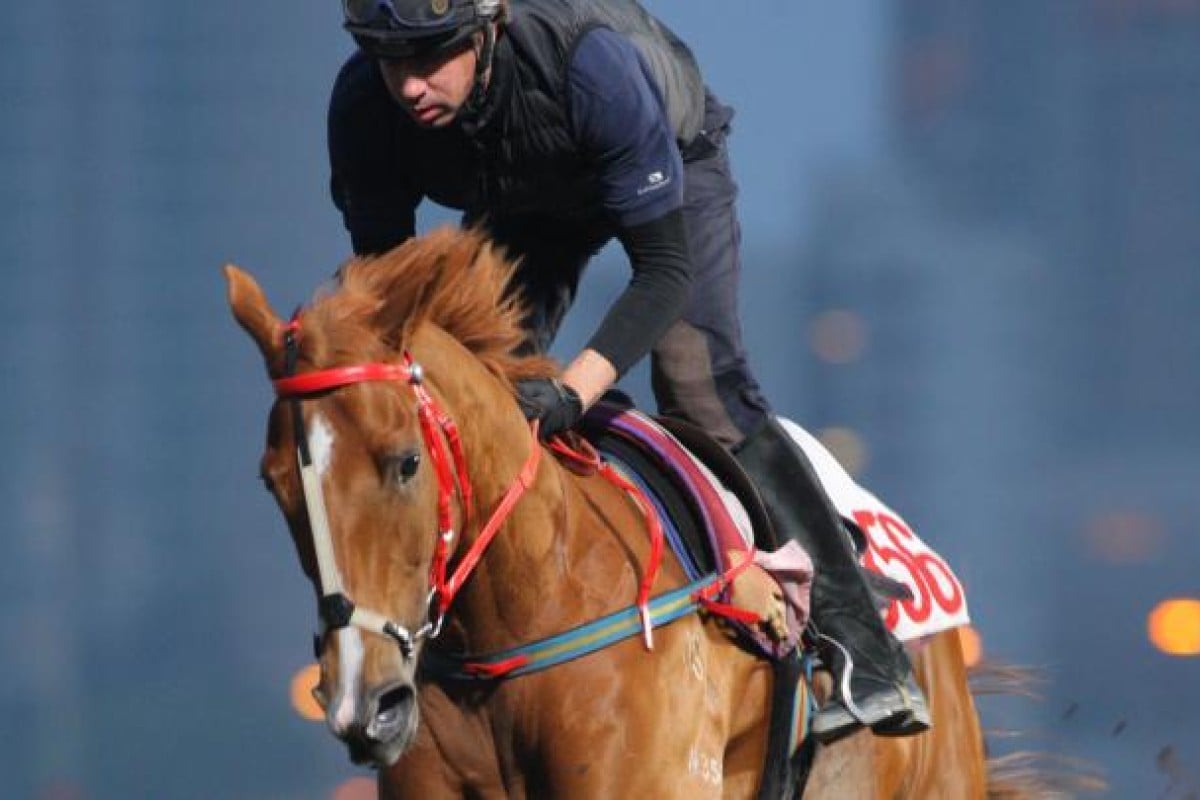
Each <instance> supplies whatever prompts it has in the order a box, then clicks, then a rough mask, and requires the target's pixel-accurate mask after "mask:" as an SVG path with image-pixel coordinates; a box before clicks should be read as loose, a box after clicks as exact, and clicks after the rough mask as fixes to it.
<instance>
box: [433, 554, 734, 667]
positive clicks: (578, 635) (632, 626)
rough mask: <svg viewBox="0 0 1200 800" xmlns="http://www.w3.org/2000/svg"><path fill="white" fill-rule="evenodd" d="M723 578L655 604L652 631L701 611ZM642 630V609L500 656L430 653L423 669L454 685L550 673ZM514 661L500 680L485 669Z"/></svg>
mask: <svg viewBox="0 0 1200 800" xmlns="http://www.w3.org/2000/svg"><path fill="white" fill-rule="evenodd" d="M720 577H721V576H720V575H719V574H713V575H709V576H707V577H705V578H702V579H701V580H698V581H695V582H693V583H690V584H688V585H687V586H684V587H682V588H680V589H675V590H673V591H670V592H667V593H666V594H662V595H659V596H658V597H655V598H654V599H652V600H651V601H650V604H649V613H650V624H651V627H654V628H658V627H661V626H663V625H666V624H667V623H669V622H674V621H675V620H677V619H679V618H680V617H684V616H687V615H688V614H691V613H694V612H695V611H696V610H697V609H698V608H699V607H700V605H699V603H697V602H696V600H695V598H694V595H695V594H696V593H697V592H699V591H700V590H702V589H705V588H707V587H708V586H710V585H711V584H713V583H715V582H716V581H717V580H719V579H720ZM641 630H642V620H641V616H640V615H639V614H638V609H637V607H636V606H630V607H628V608H625V609H622V610H621V611H617V612H616V613H613V614H609V615H608V616H606V617H601V618H600V619H597V620H594V621H592V622H589V623H587V624H585V625H581V626H579V627H577V628H572V629H571V630H568V631H564V632H563V633H560V634H557V635H555V636H551V637H549V638H548V639H541V640H539V641H536V642H532V643H530V644H526V645H522V646H520V647H514V648H512V649H509V650H502V651H500V652H499V653H492V654H489V655H484V656H447V655H443V654H440V653H435V652H432V651H430V650H428V649H426V651H425V653H424V655H423V657H422V663H421V666H422V668H423V669H424V671H425V673H426V674H427V675H429V676H430V677H433V678H443V679H450V680H494V679H496V678H498V677H502V678H515V677H517V676H518V675H527V674H529V673H531V672H538V671H540V670H543V669H549V668H550V667H553V666H556V665H558V664H562V663H564V662H566V661H571V660H573V659H576V658H579V657H580V656H585V655H587V654H589V653H594V652H596V651H597V650H602V649H604V648H605V647H608V646H609V645H611V644H614V643H616V642H619V641H621V640H622V639H628V638H629V637H631V636H635V635H637V634H638V633H640V632H641ZM512 661H517V662H518V664H517V666H514V667H512V668H511V669H506V670H504V671H503V673H502V674H500V675H496V674H494V673H493V672H489V671H488V670H487V669H486V668H487V667H495V666H497V665H502V664H504V663H505V662H512Z"/></svg>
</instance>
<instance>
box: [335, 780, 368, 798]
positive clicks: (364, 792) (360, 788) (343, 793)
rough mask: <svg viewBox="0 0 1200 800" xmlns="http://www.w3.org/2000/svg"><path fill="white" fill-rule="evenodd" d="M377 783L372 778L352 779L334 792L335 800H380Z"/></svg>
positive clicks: (340, 785)
mask: <svg viewBox="0 0 1200 800" xmlns="http://www.w3.org/2000/svg"><path fill="white" fill-rule="evenodd" d="M378 798H379V792H378V790H377V789H376V788H375V781H373V780H372V779H370V778H351V779H350V780H348V781H345V782H344V783H341V784H339V785H338V787H337V788H336V789H334V790H333V800H378Z"/></svg>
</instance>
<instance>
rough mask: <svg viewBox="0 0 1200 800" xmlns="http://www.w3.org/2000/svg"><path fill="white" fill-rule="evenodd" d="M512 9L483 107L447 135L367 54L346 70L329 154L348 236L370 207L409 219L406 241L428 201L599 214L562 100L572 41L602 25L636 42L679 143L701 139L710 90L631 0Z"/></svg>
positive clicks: (521, 3)
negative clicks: (393, 94)
mask: <svg viewBox="0 0 1200 800" xmlns="http://www.w3.org/2000/svg"><path fill="white" fill-rule="evenodd" d="M511 12H512V13H511V18H510V19H509V21H508V22H507V23H506V25H505V28H504V32H503V34H502V35H501V37H500V38H499V40H498V42H497V46H496V54H495V61H494V64H493V73H492V79H491V84H490V85H489V90H488V94H487V98H486V100H485V102H484V104H483V107H482V108H481V109H480V110H479V111H477V112H475V113H472V114H470V115H467V116H466V117H465V118H463V119H461V120H460V121H459V123H458V124H455V125H451V126H449V127H447V128H443V129H436V130H426V129H422V128H420V127H419V126H417V125H416V124H415V123H414V122H413V121H412V120H411V119H409V117H408V116H407V114H406V113H405V112H404V111H403V110H402V109H401V108H399V107H398V106H397V105H396V104H395V103H394V102H393V101H392V100H391V98H390V96H389V95H388V93H387V87H386V86H385V85H384V83H383V79H382V77H381V76H380V75H379V71H378V69H377V68H376V67H375V65H374V64H373V63H371V62H369V61H367V60H366V59H364V58H363V57H362V56H361V54H359V55H356V56H355V57H354V58H352V59H351V60H350V61H349V62H348V63H347V65H346V66H345V67H344V68H343V69H342V72H341V74H340V75H339V76H338V81H337V84H336V86H335V88H334V95H333V100H332V102H331V106H330V148H331V153H330V156H331V159H332V161H333V166H334V186H333V191H334V200H335V202H336V203H337V204H338V206H339V208H341V209H342V210H343V212H345V213H346V215H347V220H348V222H349V223H350V225H351V228H352V231H351V232H352V233H355V231H354V230H353V227H354V225H355V212H356V211H365V212H367V214H366V216H370V217H376V218H378V217H379V215H380V214H383V213H387V215H388V216H389V217H391V218H392V219H393V220H394V221H396V223H399V220H404V221H403V223H402V226H403V227H404V228H406V230H404V231H403V232H401V231H393V232H390V233H389V234H388V235H387V237H386V238H388V239H395V240H396V241H398V240H399V239H401V238H405V237H407V236H411V235H412V234H413V230H412V229H411V228H412V221H411V219H412V213H411V212H412V208H413V207H415V205H416V204H417V203H418V202H419V201H420V198H421V197H429V198H430V199H432V200H433V201H434V202H437V203H439V204H441V205H445V206H448V207H451V208H457V209H463V210H465V211H466V212H467V216H468V217H469V218H479V217H481V216H484V215H488V216H492V217H509V216H518V215H526V214H537V215H546V216H550V217H554V218H560V219H585V218H590V217H594V216H596V215H598V214H599V213H601V203H600V194H599V191H600V189H599V183H598V181H597V176H596V175H595V173H594V170H593V169H592V167H591V166H590V165H589V163H588V162H587V161H586V159H585V157H584V154H582V153H580V152H579V150H578V147H577V146H576V145H575V143H574V141H573V139H572V136H571V127H570V120H569V114H568V110H567V109H568V103H567V98H566V79H567V67H568V64H569V63H570V59H571V55H572V52H573V48H574V45H575V43H576V42H577V41H578V40H579V38H580V37H581V36H583V34H585V33H586V32H587V31H589V30H592V29H594V28H597V27H604V28H610V29H612V30H615V31H617V32H618V33H622V34H624V35H626V36H628V37H629V39H630V41H631V42H633V44H634V46H635V47H637V49H638V51H639V52H640V53H641V55H642V57H643V59H644V60H645V62H646V65H647V67H648V69H649V72H650V74H651V76H652V77H653V79H654V81H655V83H656V86H657V88H658V90H659V93H660V94H661V95H662V97H663V100H664V103H665V106H666V110H667V114H668V117H669V119H670V121H671V125H672V127H673V129H674V131H675V135H676V139H677V140H678V141H679V142H680V143H681V145H686V144H687V143H690V142H691V141H692V140H693V139H694V138H695V136H696V135H697V133H699V131H700V128H701V124H702V121H703V115H704V84H703V80H702V78H701V76H700V71H699V68H698V67H697V65H696V62H695V59H694V58H693V56H692V54H691V52H690V51H689V50H688V49H687V47H686V45H684V44H683V43H682V42H681V41H680V40H679V39H678V38H677V37H676V36H675V35H674V34H673V33H671V31H670V30H668V29H667V28H666V27H665V26H664V25H662V24H661V23H660V22H659V21H658V20H656V19H655V18H654V17H652V16H650V14H649V13H647V12H646V11H645V9H643V8H642V7H641V6H640V5H638V4H637V3H636V2H634V0H514V2H513V3H512V5H511ZM364 207H366V208H364ZM379 221H380V222H382V220H379ZM389 227H390V225H389ZM394 243H395V241H392V242H387V244H388V245H390V244H394Z"/></svg>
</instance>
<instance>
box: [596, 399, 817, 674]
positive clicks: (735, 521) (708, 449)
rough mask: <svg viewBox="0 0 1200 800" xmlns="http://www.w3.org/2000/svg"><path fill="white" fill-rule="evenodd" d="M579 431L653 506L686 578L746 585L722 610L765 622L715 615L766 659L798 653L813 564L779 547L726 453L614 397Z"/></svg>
mask: <svg viewBox="0 0 1200 800" xmlns="http://www.w3.org/2000/svg"><path fill="white" fill-rule="evenodd" d="M578 430H579V431H580V433H581V434H582V435H583V436H584V437H585V438H586V439H587V440H588V441H589V442H590V443H591V444H592V446H593V447H594V448H595V449H596V450H597V451H598V452H599V453H600V454H601V455H602V456H603V457H604V458H605V459H606V460H607V461H608V462H609V464H611V465H612V466H614V467H615V468H617V469H618V470H619V471H621V472H622V473H623V474H625V476H626V477H627V478H629V479H630V480H632V481H633V482H634V483H635V484H637V485H638V487H639V488H640V489H641V490H642V491H643V492H644V493H645V494H646V496H647V497H648V498H649V499H650V500H651V502H652V503H653V504H654V505H655V506H656V509H657V511H658V513H659V516H660V519H662V521H663V529H664V534H665V536H666V539H667V541H668V542H669V543H670V545H671V547H672V549H673V550H674V551H675V553H676V556H677V557H678V559H679V561H680V563H681V564H682V565H683V568H684V571H685V572H686V573H687V575H688V577H689V578H690V579H692V580H697V579H699V578H701V577H703V576H705V575H710V574H713V573H721V574H729V575H735V574H737V575H739V576H740V577H738V578H736V579H733V580H731V581H730V582H729V585H728V586H726V587H725V588H724V589H723V591H722V592H721V594H720V596H719V597H718V601H719V603H720V604H721V606H722V607H724V608H733V609H738V610H741V611H750V612H753V614H754V615H756V616H757V618H763V617H766V618H768V621H767V624H765V625H763V624H757V623H756V622H751V621H748V620H747V619H746V618H745V615H743V617H742V618H741V619H739V618H738V615H737V614H729V615H722V614H721V610H720V609H719V608H716V609H714V608H710V610H714V611H716V613H717V614H718V615H720V616H726V617H727V621H728V622H729V623H730V625H731V627H732V628H734V629H735V630H736V631H737V633H738V634H739V638H742V639H744V640H745V641H746V643H748V644H749V645H750V646H751V647H752V648H753V649H755V650H757V651H759V652H760V653H761V654H762V655H764V656H766V657H768V658H771V659H777V658H779V657H781V656H783V655H784V654H786V653H787V652H789V651H790V650H792V649H794V648H795V647H796V645H797V644H798V642H799V639H800V634H801V633H802V631H803V629H804V627H805V625H806V623H807V619H808V586H809V582H810V581H811V577H812V562H811V561H810V560H809V559H808V556H807V554H806V553H804V551H803V549H802V548H800V547H799V545H797V544H795V543H791V542H785V543H784V546H783V547H782V548H781V547H777V546H776V537H775V534H774V531H773V529H772V527H771V522H770V518H769V517H768V515H767V511H766V508H765V506H764V505H763V502H762V499H761V498H760V496H759V494H758V491H757V490H756V489H755V488H754V484H753V483H752V482H751V480H750V478H749V477H748V476H747V475H746V474H745V472H744V471H743V470H742V468H741V465H740V464H738V462H737V461H736V460H735V459H734V458H733V456H732V455H731V454H730V453H729V452H728V450H726V449H725V448H724V447H722V446H721V445H720V444H718V443H717V442H716V441H715V440H713V439H712V438H711V437H709V436H708V435H707V434H706V433H705V432H704V431H702V430H701V429H699V428H697V427H695V426H693V425H690V424H688V423H686V422H683V421H681V420H676V419H670V418H651V417H649V416H647V415H645V414H643V413H641V412H639V411H637V410H636V409H634V408H633V407H632V404H631V403H629V402H628V400H626V399H624V398H623V397H622V396H613V394H612V393H610V395H607V396H606V397H605V399H603V400H601V401H600V402H599V403H597V404H596V405H595V406H594V407H593V408H592V409H591V410H589V412H588V414H587V415H586V416H585V417H584V419H583V420H582V421H581V423H580V424H579V426H578Z"/></svg>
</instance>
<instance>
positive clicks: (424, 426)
mask: <svg viewBox="0 0 1200 800" xmlns="http://www.w3.org/2000/svg"><path fill="white" fill-rule="evenodd" d="M299 331H300V318H299V315H297V316H295V317H293V318H292V321H291V322H289V323H288V324H287V325H286V326H285V327H284V330H283V341H284V356H285V360H284V376H285V377H283V378H278V379H276V380H274V381H272V385H273V386H274V387H275V394H276V395H277V396H278V397H280V398H284V399H287V400H289V401H290V403H291V407H292V425H293V427H294V438H295V440H296V460H297V463H298V465H299V468H300V479H301V485H302V487H303V491H304V504H305V507H306V509H307V511H308V520H309V527H310V528H311V530H312V538H313V548H314V550H315V552H316V556H317V574H318V576H317V577H318V580H319V582H320V586H319V587H318V588H319V590H320V595H321V596H320V600H319V601H318V616H319V617H320V620H321V624H322V628H321V631H320V633H319V634H318V635H317V637H316V640H315V642H314V649H315V650H316V651H317V656H318V657H319V655H320V649H321V644H322V642H323V641H324V638H325V636H326V635H327V634H328V633H329V632H330V631H333V630H337V629H339V628H345V627H348V626H351V625H353V626H355V627H357V628H361V629H362V630H366V631H371V632H373V633H377V634H380V635H383V636H387V637H389V638H391V639H392V640H394V641H395V642H396V644H397V645H398V646H399V647H400V652H401V653H402V654H403V655H404V658H405V659H411V658H412V657H413V654H414V652H415V646H416V644H417V643H418V642H419V641H421V640H422V639H425V638H434V637H436V636H437V635H438V634H439V633H440V632H441V629H442V623H443V621H444V620H445V617H446V612H447V611H448V610H449V608H450V604H451V603H452V602H453V601H454V597H455V595H456V594H457V593H458V591H459V589H461V588H462V585H463V583H464V582H465V581H466V579H467V577H468V575H469V574H470V572H471V570H473V569H474V567H475V565H476V564H478V562H479V559H480V557H481V556H482V555H483V551H484V550H485V549H486V548H487V546H488V544H489V543H490V542H491V540H492V539H493V538H494V537H495V535H496V533H497V532H498V531H499V529H500V526H501V524H503V522H504V521H505V520H506V519H507V518H508V516H509V514H511V513H512V509H513V507H514V506H515V505H516V502H517V500H518V499H519V498H520V497H521V495H522V494H524V493H525V491H526V490H528V489H529V487H530V486H532V485H533V481H534V478H535V476H536V475H537V466H538V462H539V459H540V456H541V452H542V448H541V447H540V446H538V444H537V428H536V423H535V424H534V426H533V428H532V430H531V446H530V454H529V457H528V458H527V459H526V461H525V464H524V466H523V467H522V468H521V471H520V473H519V474H518V476H517V479H516V480H515V481H514V482H513V484H512V485H511V486H510V487H509V489H508V491H507V492H506V493H505V495H504V497H503V498H502V499H501V501H500V504H499V505H498V506H497V508H496V510H495V512H494V513H493V514H492V517H491V518H490V519H489V520H488V521H487V524H486V525H484V527H483V528H482V530H481V531H480V533H479V536H478V537H476V539H475V541H474V542H473V543H472V545H471V547H470V549H469V550H468V551H467V552H466V553H465V554H464V555H463V557H462V559H461V560H460V562H459V564H458V567H457V568H456V569H455V570H454V572H453V573H452V574H450V575H447V570H448V565H449V561H450V555H451V552H452V546H453V544H454V541H455V539H456V533H455V530H454V526H453V515H452V510H451V500H452V497H453V495H454V494H455V492H456V491H457V493H458V495H459V501H460V504H461V511H462V514H461V516H462V525H463V528H466V527H467V525H468V524H469V522H470V514H471V508H472V490H471V482H470V480H469V478H468V475H467V464H466V457H465V456H464V454H463V447H462V440H461V438H460V437H459V433H458V426H457V425H455V423H454V420H453V419H451V417H450V416H449V415H448V414H447V413H446V412H445V411H444V410H443V409H442V408H441V406H440V405H439V404H438V402H437V400H436V399H435V398H434V397H433V395H431V394H430V393H429V390H428V389H427V388H426V386H425V383H424V372H423V370H422V369H421V367H420V365H419V364H417V363H416V362H415V361H413V359H412V356H411V355H410V354H409V353H407V352H405V353H404V358H403V362H402V363H400V364H389V363H379V362H373V363H367V364H358V365H354V366H348V367H336V368H332V369H322V370H314V371H312V372H306V373H304V374H303V375H297V374H296V362H297V360H298V357H299V347H298V345H297V342H296V336H297V334H298V333H299ZM378 381H402V382H404V383H407V384H408V385H409V387H410V388H411V389H412V392H413V395H414V396H415V398H416V401H417V419H418V421H419V423H420V426H421V438H422V439H423V440H424V442H425V447H426V449H427V450H428V452H429V456H430V460H431V461H432V463H433V468H434V472H435V473H436V475H437V483H438V511H437V518H438V522H437V528H438V529H437V540H436V545H435V549H434V556H433V561H432V563H431V564H430V573H429V584H430V591H429V600H428V607H427V614H426V616H427V619H426V621H425V622H424V623H422V625H421V626H420V627H419V628H418V629H417V630H416V631H410V630H409V629H408V628H407V627H405V626H404V625H401V624H400V623H398V622H396V621H395V620H392V619H389V618H388V617H387V615H385V614H381V613H379V612H377V611H373V610H371V609H368V608H363V607H362V606H359V605H356V604H355V603H354V601H352V600H351V599H350V597H349V595H348V594H347V593H346V590H345V587H343V586H342V584H341V579H340V578H339V574H338V570H337V561H336V559H335V557H334V552H333V536H332V534H331V532H330V527H329V517H328V515H327V513H326V505H325V496H324V493H323V491H322V488H321V476H320V475H319V474H318V473H317V469H316V467H315V465H314V464H313V462H312V455H311V453H310V451H309V444H308V435H307V432H306V431H305V428H304V416H303V413H302V410H301V401H302V400H303V399H306V398H312V397H314V396H318V395H323V394H325V393H327V392H330V391H333V390H335V389H339V388H341V387H343V386H349V385H351V384H355V383H367V382H378Z"/></svg>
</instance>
